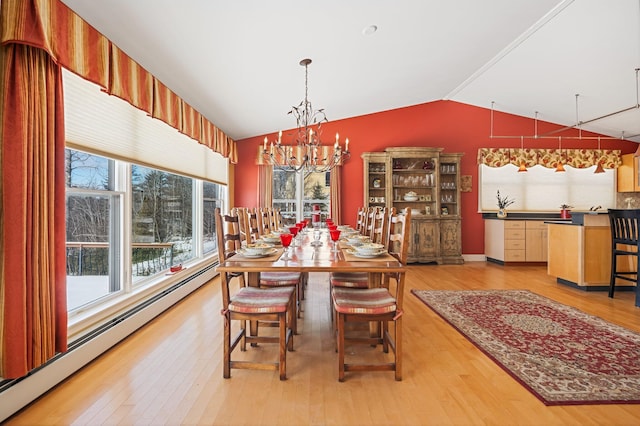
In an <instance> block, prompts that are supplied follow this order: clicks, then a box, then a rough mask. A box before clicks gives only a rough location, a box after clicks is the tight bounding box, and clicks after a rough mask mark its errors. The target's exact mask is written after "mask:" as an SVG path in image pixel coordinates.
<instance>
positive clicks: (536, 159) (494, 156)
mask: <svg viewBox="0 0 640 426" xmlns="http://www.w3.org/2000/svg"><path fill="white" fill-rule="evenodd" d="M523 162H524V164H525V166H526V167H532V166H535V165H537V164H539V165H541V166H544V167H548V168H556V167H557V166H558V164H559V163H561V164H562V165H565V166H571V167H573V168H576V169H585V168H588V167H591V166H596V165H598V163H600V164H601V166H602V167H603V168H605V169H615V168H616V167H618V166H619V165H620V164H621V163H622V160H621V158H620V150H615V149H536V148H480V149H478V164H484V165H486V166H489V167H502V166H504V165H506V164H513V165H515V166H520V165H521V164H522V163H523Z"/></svg>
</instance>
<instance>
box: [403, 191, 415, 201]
mask: <svg viewBox="0 0 640 426" xmlns="http://www.w3.org/2000/svg"><path fill="white" fill-rule="evenodd" d="M403 198H404V200H405V201H418V194H416V193H415V192H413V191H409V192H407V193H406V194H404V197H403Z"/></svg>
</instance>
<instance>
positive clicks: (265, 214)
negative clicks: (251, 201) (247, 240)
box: [257, 207, 271, 236]
mask: <svg viewBox="0 0 640 426" xmlns="http://www.w3.org/2000/svg"><path fill="white" fill-rule="evenodd" d="M257 213H258V230H259V232H260V235H261V236H262V235H267V234H270V233H271V216H270V213H269V209H268V208H266V207H263V208H261V209H258V211H257Z"/></svg>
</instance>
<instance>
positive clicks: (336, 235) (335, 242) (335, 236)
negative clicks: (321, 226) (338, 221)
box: [329, 229, 340, 253]
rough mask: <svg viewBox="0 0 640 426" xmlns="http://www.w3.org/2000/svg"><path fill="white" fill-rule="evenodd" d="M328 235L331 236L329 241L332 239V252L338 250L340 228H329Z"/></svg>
mask: <svg viewBox="0 0 640 426" xmlns="http://www.w3.org/2000/svg"><path fill="white" fill-rule="evenodd" d="M329 235H330V236H331V241H333V250H332V252H334V253H335V252H337V251H338V240H339V239H340V230H339V229H330V230H329Z"/></svg>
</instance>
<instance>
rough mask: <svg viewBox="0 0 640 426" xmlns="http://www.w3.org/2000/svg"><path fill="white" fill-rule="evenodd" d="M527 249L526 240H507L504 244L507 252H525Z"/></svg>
mask: <svg viewBox="0 0 640 426" xmlns="http://www.w3.org/2000/svg"><path fill="white" fill-rule="evenodd" d="M525 248H526V242H525V240H505V242H504V249H505V250H525Z"/></svg>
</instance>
